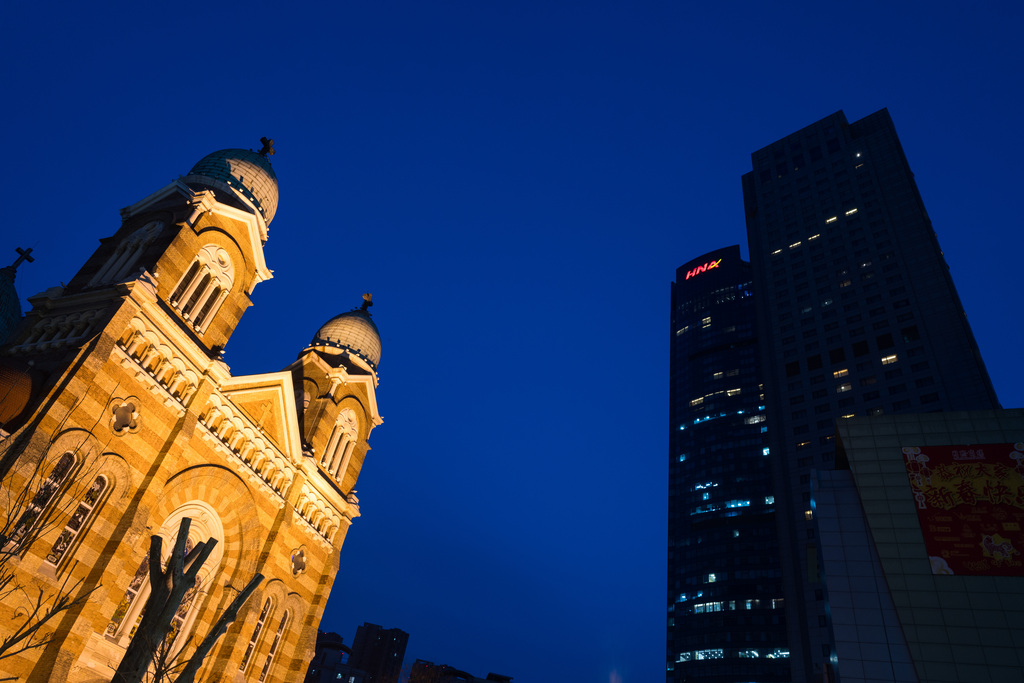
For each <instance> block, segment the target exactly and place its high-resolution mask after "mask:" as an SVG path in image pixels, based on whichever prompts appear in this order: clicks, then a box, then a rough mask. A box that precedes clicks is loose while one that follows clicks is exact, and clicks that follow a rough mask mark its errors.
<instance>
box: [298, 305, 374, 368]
mask: <svg viewBox="0 0 1024 683" xmlns="http://www.w3.org/2000/svg"><path fill="white" fill-rule="evenodd" d="M309 346H310V347H311V348H312V347H320V350H321V351H324V352H326V353H341V351H343V350H347V351H350V352H352V353H354V354H356V355H357V356H359V357H360V358H362V359H363V360H365V361H366V362H367V363H369V364H370V366H371V367H372V368H373V369H374V370H376V369H377V364H378V363H380V332H378V331H377V326H376V325H374V324H373V320H371V319H370V314H369V313H368V312H366V311H363V310H358V309H357V310H354V311H349V312H348V313H342V314H341V315H336V316H334V317H333V318H331V319H330V320H328V321H327V322H326V323H324V325H323V327H321V328H320V330H319V331H317V333H316V334H315V335H313V341H311V342H310V343H309ZM333 349H337V351H332V350H333Z"/></svg>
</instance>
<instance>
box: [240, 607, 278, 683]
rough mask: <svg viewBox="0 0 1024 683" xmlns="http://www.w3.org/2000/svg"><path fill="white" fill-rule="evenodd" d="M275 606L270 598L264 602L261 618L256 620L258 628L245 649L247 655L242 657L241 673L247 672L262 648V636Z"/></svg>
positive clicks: (254, 629) (255, 628) (256, 627)
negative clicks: (255, 655)
mask: <svg viewBox="0 0 1024 683" xmlns="http://www.w3.org/2000/svg"><path fill="white" fill-rule="evenodd" d="M272 607H273V604H272V603H271V600H270V598H267V599H266V600H265V601H264V602H263V609H262V610H260V617H259V619H257V620H256V626H255V627H254V628H253V629H252V637H251V638H249V644H248V645H247V646H246V648H245V655H244V656H243V657H242V663H241V664H240V665H239V667H238V670H239V671H243V672H244V671H245V670H246V669H247V668H249V662H250V661H252V659H253V655H254V654H255V653H256V650H257V649H258V648H259V646H260V636H261V635H263V627H264V626H265V625H266V623H267V619H269V618H270V613H271V611H272Z"/></svg>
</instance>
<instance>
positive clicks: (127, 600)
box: [106, 500, 224, 650]
mask: <svg viewBox="0 0 1024 683" xmlns="http://www.w3.org/2000/svg"><path fill="white" fill-rule="evenodd" d="M185 517H188V518H189V519H191V520H192V523H191V526H190V527H189V531H188V540H187V541H186V543H185V552H186V553H188V552H189V551H190V550H191V549H192V548H194V547H195V544H196V543H200V542H206V541H207V540H209V539H215V540H216V541H217V543H216V545H215V546H214V548H213V552H212V553H211V554H210V556H209V558H208V559H207V560H206V562H205V563H204V564H203V566H202V568H201V569H200V570H199V575H198V576H197V577H196V582H195V584H194V585H193V586H191V587H190V588H189V589H188V591H187V592H186V593H185V596H184V598H182V601H181V607H179V608H178V611H177V612H176V613H175V615H174V619H173V620H172V622H171V630H170V632H169V633H168V638H169V639H171V641H172V642H173V643H174V647H175V649H176V650H177V649H181V648H182V647H184V645H185V642H186V640H187V638H188V634H189V633H190V632H191V631H192V626H193V624H194V623H195V619H196V615H197V614H198V613H199V605H200V603H201V602H202V596H201V593H203V589H204V587H209V586H210V585H212V584H213V582H214V580H215V577H216V576H217V574H218V572H219V570H220V566H221V563H222V562H223V559H224V525H223V523H222V522H221V518H220V515H218V514H217V511H216V510H215V509H214V508H213V507H212V506H211V505H210V504H209V503H207V502H205V501H202V500H192V501H189V502H187V503H185V504H183V505H180V506H178V507H177V508H176V509H175V510H174V511H173V512H172V513H171V514H170V515H168V516H167V517H166V519H164V521H163V523H162V524H161V526H160V530H159V531H157V532H156V534H157V535H159V536H160V537H162V538H163V541H164V542H163V546H162V549H163V557H162V558H161V559H162V562H164V563H166V562H167V559H168V558H169V557H170V554H171V550H173V548H174V544H175V541H176V540H177V536H178V530H179V527H180V525H181V520H182V519H183V518H185ZM150 591H151V586H150V585H149V554H148V553H147V554H146V555H145V556H144V557H143V560H142V562H141V564H140V565H139V568H138V570H137V571H136V572H135V575H134V576H133V577H132V580H131V582H130V583H129V585H128V588H127V590H126V591H125V594H124V597H122V598H121V602H120V603H119V604H118V606H117V609H116V610H115V611H114V615H113V617H112V618H111V620H110V623H108V624H107V630H106V634H107V636H108V637H109V638H111V639H113V640H115V641H116V642H117V643H118V644H119V645H121V646H122V647H127V645H128V643H129V642H130V641H131V638H132V636H133V635H134V634H135V629H136V627H137V626H138V623H139V620H140V619H141V618H142V611H143V609H144V608H145V605H146V601H147V599H148V598H149V593H150Z"/></svg>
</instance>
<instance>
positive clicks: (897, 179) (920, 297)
mask: <svg viewBox="0 0 1024 683" xmlns="http://www.w3.org/2000/svg"><path fill="white" fill-rule="evenodd" d="M751 158H752V161H753V170H752V171H751V172H750V173H747V174H746V175H744V176H743V197H744V204H745V211H746V217H747V237H748V240H749V244H750V255H751V265H752V267H753V273H754V283H755V292H756V294H757V300H758V306H757V326H758V329H759V330H761V331H762V334H761V335H760V344H759V348H760V359H761V367H762V368H763V371H764V384H765V394H766V396H765V405H766V406H767V416H768V427H769V430H768V439H769V447H770V449H771V460H772V465H773V469H774V473H775V487H776V489H775V496H776V499H777V500H779V501H780V502H783V501H784V505H780V507H779V514H780V516H781V519H780V520H779V521H780V523H779V542H780V551H781V553H780V554H781V561H782V568H783V575H784V576H785V578H786V580H785V599H786V623H787V627H788V638H789V646H790V649H791V651H792V658H791V664H792V672H793V673H792V676H793V680H794V681H810V680H821V676H822V675H824V674H825V673H827V669H828V666H827V663H828V661H829V660H830V657H831V655H832V648H833V639H832V637H831V636H830V627H829V623H828V619H829V617H828V615H827V613H826V609H825V602H824V600H823V597H824V593H825V586H824V584H823V578H824V577H822V576H821V575H820V573H819V571H818V566H819V564H818V561H817V551H816V550H815V547H816V546H815V539H814V523H813V515H814V512H813V509H812V506H811V489H810V480H811V472H812V470H813V469H829V468H831V466H832V460H833V454H834V450H835V448H834V434H835V431H836V422H835V421H836V419H837V418H843V417H848V416H853V415H878V414H882V413H910V412H932V411H940V410H941V411H947V410H970V409H989V408H997V407H998V401H997V400H996V395H995V391H994V390H993V388H992V384H991V382H990V380H989V377H988V373H987V372H986V370H985V367H984V365H983V363H982V360H981V355H980V353H979V351H978V347H977V344H976V342H975V340H974V337H973V335H972V333H971V330H970V327H969V326H968V323H967V319H966V316H965V315H964V311H963V307H962V306H961V304H960V300H959V298H958V297H957V293H956V289H955V288H954V287H953V281H952V279H951V277H950V274H949V270H948V267H947V266H946V263H945V260H944V259H943V256H942V252H941V251H940V249H939V243H938V240H937V239H936V236H935V233H934V232H933V230H932V225H931V221H930V220H929V218H928V214H927V213H926V212H925V208H924V204H923V202H922V201H921V196H920V194H919V193H918V189H917V185H916V184H915V182H914V176H913V174H912V173H911V171H910V167H909V165H908V164H907V160H906V158H905V157H904V154H903V149H902V147H901V146H900V142H899V139H898V138H897V136H896V130H895V128H894V127H893V123H892V120H891V118H890V117H889V113H888V112H887V111H886V110H884V109H883V110H882V111H879V112H876V113H874V114H871V115H870V116H866V117H864V118H863V119H861V120H859V121H855V122H854V123H852V124H849V123H847V121H846V117H845V116H844V115H843V113H842V112H837V113H835V114H833V115H831V116H829V117H827V118H825V119H822V120H821V121H819V122H817V123H814V124H812V125H810V126H808V127H806V128H804V129H803V130H800V131H798V132H796V133H793V134H792V135H790V136H788V137H786V138H784V139H782V140H780V141H778V142H776V143H774V144H771V145H769V146H767V147H765V148H763V149H761V150H759V151H757V152H754V153H753V154H752V155H751ZM767 331H770V332H767Z"/></svg>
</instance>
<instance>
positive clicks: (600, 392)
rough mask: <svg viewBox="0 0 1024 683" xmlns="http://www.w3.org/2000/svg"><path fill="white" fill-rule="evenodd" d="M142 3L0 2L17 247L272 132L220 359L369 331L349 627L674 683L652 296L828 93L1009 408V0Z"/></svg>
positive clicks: (1018, 385) (1018, 374) (1019, 327)
mask: <svg viewBox="0 0 1024 683" xmlns="http://www.w3.org/2000/svg"><path fill="white" fill-rule="evenodd" d="M147 5H149V3H123V4H121V6H120V7H115V4H114V3H101V4H96V3H92V4H82V3H63V4H60V3H56V4H53V3H36V4H30V3H26V2H9V3H5V4H4V5H3V7H2V9H0V31H2V39H0V63H2V64H3V68H2V69H0V83H2V87H3V93H4V101H5V102H6V105H5V106H4V108H3V113H2V114H0V121H2V124H3V126H2V130H3V139H4V143H3V151H4V163H3V166H2V171H0V181H2V183H3V187H4V188H5V192H6V196H7V200H6V201H5V205H4V211H3V219H4V228H3V233H2V235H3V239H2V240H0V242H2V243H0V261H2V262H3V264H4V265H6V264H7V263H9V262H11V261H13V260H14V258H15V256H16V254H15V253H14V248H15V247H16V246H23V247H28V246H31V247H33V248H34V249H35V251H34V254H33V255H34V256H36V257H37V260H36V262H35V263H32V264H29V265H26V266H24V267H23V268H21V269H20V270H19V273H18V280H17V285H18V288H19V291H20V293H21V294H22V297H23V298H24V297H26V296H28V295H31V294H34V293H36V292H39V291H41V290H43V289H45V288H47V287H49V286H52V285H55V284H58V283H59V282H61V281H64V282H67V281H68V280H69V279H70V278H71V277H72V275H73V274H74V273H75V271H76V270H77V268H78V267H79V266H80V265H81V264H82V263H83V262H84V260H85V258H86V257H87V256H88V255H89V254H90V253H91V252H92V250H93V249H95V247H96V246H97V239H98V238H100V237H104V236H107V235H110V234H112V233H113V232H114V231H115V230H116V228H117V227H118V225H119V219H118V213H117V211H118V209H120V208H121V207H123V206H127V205H129V204H132V203H134V202H136V201H138V200H139V199H142V198H143V197H145V196H147V195H148V194H150V193H151V192H154V191H156V190H157V189H159V188H161V187H163V186H164V185H166V184H167V183H168V182H169V181H170V180H172V179H173V178H175V177H177V176H179V175H182V174H184V173H186V172H188V170H189V169H190V168H191V166H192V164H193V163H195V161H197V160H198V159H200V158H201V157H202V156H204V155H205V154H207V153H208V152H211V151H213V150H216V149H221V148H224V147H258V140H259V138H260V136H262V135H266V136H269V137H273V138H274V140H275V143H276V144H275V147H276V149H277V155H276V156H275V157H273V164H274V168H275V170H276V172H277V175H278V177H279V180H280V186H281V204H280V209H279V211H278V213H277V216H276V218H275V219H274V222H273V224H272V225H271V228H270V241H269V242H268V244H267V252H266V253H267V261H268V264H269V265H270V267H271V268H272V269H273V270H274V271H275V277H274V279H273V280H271V281H270V282H267V283H264V284H261V285H260V286H259V287H257V288H256V290H255V292H254V294H253V300H254V302H255V305H254V307H253V308H252V309H251V310H250V311H249V312H248V313H247V314H246V316H245V318H244V319H243V321H242V324H241V325H240V326H239V328H238V330H237V332H236V334H235V336H234V337H233V338H232V341H231V343H230V344H229V345H228V346H227V355H226V360H227V362H228V363H229V364H230V365H231V367H232V369H233V371H234V372H235V373H236V374H244V373H259V372H267V371H272V370H278V369H280V368H282V367H284V366H285V365H287V364H288V363H289V362H291V361H292V360H293V359H294V358H295V356H296V355H297V353H298V352H299V350H300V349H302V347H303V346H304V345H305V344H306V343H307V342H308V341H309V339H310V338H311V337H312V335H313V333H314V332H315V331H316V329H317V328H318V327H319V326H320V324H321V323H323V322H324V321H326V320H327V319H328V318H330V317H331V316H332V315H334V314H336V313H339V312H341V311H344V310H348V309H350V308H352V307H355V306H358V304H359V303H360V301H361V300H360V295H361V294H362V293H363V292H365V291H371V292H373V294H374V301H375V302H376V305H375V306H374V309H373V313H374V319H375V321H376V322H377V324H378V326H379V327H380V330H381V333H382V337H383V356H382V361H381V365H380V375H381V383H380V387H379V392H378V399H379V404H380V410H381V413H382V415H383V416H384V424H383V425H382V426H381V427H378V428H377V429H376V430H375V431H374V433H373V436H372V439H371V444H372V446H373V451H372V452H371V453H370V455H369V456H368V458H367V462H366V465H365V467H364V469H363V473H362V478H361V479H360V485H359V487H358V489H359V497H360V500H361V507H362V511H363V517H362V518H360V519H358V520H357V521H356V523H355V524H354V525H353V527H352V529H351V531H350V532H349V535H348V540H347V541H346V544H345V547H344V549H343V551H342V558H341V570H340V573H339V576H338V581H337V583H336V584H335V588H334V593H333V595H332V598H331V602H330V603H329V605H328V609H327V613H326V615H325V618H324V622H323V626H324V627H325V628H327V629H330V630H336V631H338V632H340V633H341V634H342V635H343V636H344V637H345V640H346V642H351V639H352V637H353V635H354V633H355V628H356V626H357V625H358V624H360V623H362V622H363V621H371V622H375V623H380V624H383V625H384V626H386V627H399V628H402V629H404V630H406V631H408V632H409V633H410V639H409V649H408V651H407V654H406V662H407V664H411V663H412V661H413V660H414V659H415V658H417V657H419V658H425V659H430V660H432V661H434V662H437V663H441V662H445V663H449V664H452V665H454V666H457V667H459V668H461V669H464V670H467V671H469V672H471V673H473V674H474V675H477V676H485V675H486V674H487V672H488V671H495V672H499V673H503V674H507V675H511V676H513V677H514V678H515V680H516V681H517V682H519V683H527V682H528V681H532V682H535V683H555V682H558V683H562V682H564V681H588V682H592V683H606V682H607V683H618V682H619V681H621V682H622V683H641V682H643V683H648V682H650V681H659V680H662V677H663V675H664V673H663V672H664V663H665V652H664V649H665V648H664V644H665V616H666V615H665V563H666V541H665V538H666V511H667V500H666V490H667V476H666V475H667V459H666V439H667V434H668V430H667V427H668V425H667V396H668V390H667V389H668V335H669V329H668V328H669V324H668V316H669V282H670V281H671V280H672V278H673V277H674V274H675V268H676V266H678V265H680V264H682V263H683V262H685V261H688V260H689V259H691V258H694V257H695V256H698V255H700V254H703V253H704V252H706V251H709V250H711V249H714V248H717V247H721V246H725V245H729V244H735V243H738V242H739V243H742V242H745V225H744V220H743V208H742V195H741V190H740V176H741V175H742V174H743V173H744V172H746V171H747V170H749V169H750V153H751V152H752V151H754V150H756V149H759V148H760V147H763V146H765V145H768V144H770V143H771V142H773V141H775V140H777V139H778V138H780V137H783V136H785V135H787V134H789V133H791V132H793V131H795V130H797V129H798V128H801V127H803V126H805V125H807V124H809V123H812V122H814V121H816V120H818V119H820V118H822V117H823V116H826V115H828V114H830V113H832V112H834V111H836V110H839V109H843V110H844V111H845V112H846V114H847V116H848V118H849V119H850V120H855V119H857V118H860V117H862V116H864V115H866V114H869V113H871V112H873V111H876V110H877V109H880V108H882V107H888V108H889V110H890V112H891V113H892V116H893V119H894V120H895V122H896V127H897V130H898V131H899V133H900V138H901V140H902V142H903V145H904V149H905V151H906V154H907V157H908V159H909V160H910V164H911V167H912V168H913V170H914V172H915V174H916V177H917V181H918V184H919V186H920V189H921V193H922V195H923V197H924V200H925V203H926V205H927V206H928V210H929V213H930V216H931V218H932V221H933V223H934V226H935V229H936V231H937V233H938V236H939V240H940V243H941V244H942V246H943V248H944V250H945V254H946V258H947V261H948V262H949V265H950V268H951V269H952V272H953V277H954V280H955V282H956V283H957V285H958V287H959V291H960V295H961V297H962V299H963V303H964V306H965V308H966V310H967V313H968V316H969V318H970V321H971V323H972V325H973V329H974V332H975V335H976V336H977V338H978V341H979V344H980V346H981V350H982V354H983V356H984V358H985V361H986V363H987V365H988V369H989V372H990V373H991V374H992V377H993V380H994V382H995V385H996V389H997V391H998V393H999V397H1000V399H1001V401H1002V403H1003V405H1004V407H1021V406H1024V367H1022V363H1021V361H1020V349H1021V340H1022V339H1024V323H1022V320H1021V318H1022V315H1021V311H1022V306H1021V303H1020V300H1019V297H1020V293H1021V278H1022V272H1024V271H1022V268H1021V265H1020V264H1021V262H1022V261H1021V259H1022V253H1024V248H1022V247H1024V236H1022V219H1021V209H1020V201H1019V196H1020V181H1021V167H1020V164H1021V161H1020V160H1021V159H1022V158H1024V136H1022V133H1021V126H1020V116H1021V111H1022V110H1024V106H1022V105H1024V101H1022V100H1024V96H1022V94H1021V87H1020V74H1021V67H1022V66H1024V51H1022V48H1021V40H1020V35H1019V33H1020V27H1021V26H1022V25H1024V5H1022V4H1021V3H1018V2H994V3H981V4H979V3H970V4H968V3H953V2H940V3H936V2H928V3H924V2H919V3H917V2H915V3H909V2H908V3H892V2H886V3H874V2H865V3H844V4H842V5H841V7H842V9H839V7H840V5H839V4H836V5H835V9H829V8H826V7H824V6H823V3H765V2H756V3H755V2H729V3H701V4H696V3H683V2H630V3H625V2H621V3H612V2H562V1H555V0H549V1H547V2H514V3H513V2H497V1H491V0H475V1H456V0H452V1H445V2H373V3H371V2H358V3H352V2H337V3H317V4H316V6H313V7H307V8H305V9H282V8H281V7H278V6H276V5H274V4H269V3H267V4H263V5H262V6H259V5H258V4H257V3H235V4H227V3H219V2H211V3H190V4H186V5H162V6H161V5H153V7H148V6H147ZM745 252H746V247H745V246H744V253H745ZM23 305H24V306H25V307H26V308H27V304H23Z"/></svg>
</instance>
